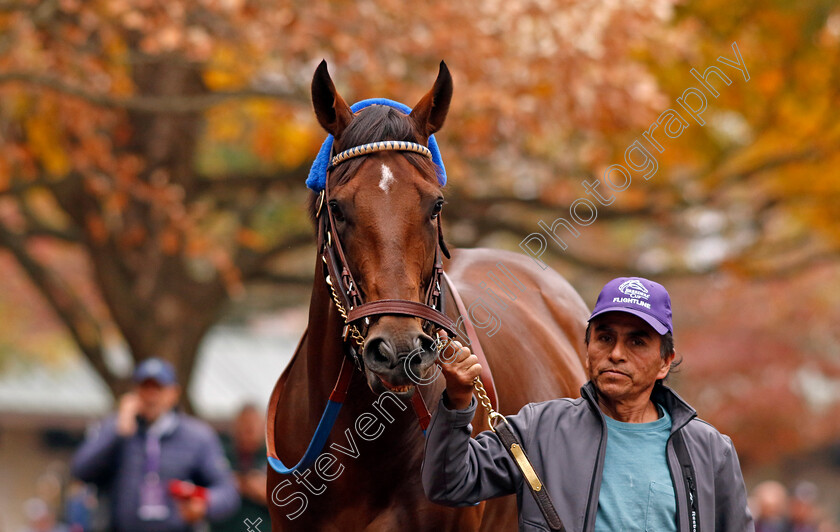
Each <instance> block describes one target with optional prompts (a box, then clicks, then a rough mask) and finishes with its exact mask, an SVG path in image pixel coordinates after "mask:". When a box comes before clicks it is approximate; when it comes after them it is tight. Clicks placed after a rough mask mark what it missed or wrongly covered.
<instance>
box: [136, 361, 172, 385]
mask: <svg viewBox="0 0 840 532" xmlns="http://www.w3.org/2000/svg"><path fill="white" fill-rule="evenodd" d="M148 379H151V380H153V381H155V382H157V383H158V384H160V385H163V386H171V385H173V384H175V383H177V382H178V381H177V380H176V379H175V368H173V367H172V364H170V363H169V362H167V361H165V360H161V359H159V358H147V359H146V360H144V361H143V362H141V363H140V365H138V366H137V368H135V370H134V376H133V380H134V382H143V381H145V380H148Z"/></svg>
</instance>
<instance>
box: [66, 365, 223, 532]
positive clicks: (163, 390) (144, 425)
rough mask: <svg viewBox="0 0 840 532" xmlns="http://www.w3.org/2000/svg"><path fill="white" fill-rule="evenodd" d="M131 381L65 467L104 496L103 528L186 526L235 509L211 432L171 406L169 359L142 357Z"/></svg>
mask: <svg viewBox="0 0 840 532" xmlns="http://www.w3.org/2000/svg"><path fill="white" fill-rule="evenodd" d="M133 380H134V383H135V387H134V391H132V392H129V393H127V394H125V395H124V396H122V397H121V398H120V401H119V409H118V411H117V414H116V415H115V416H111V417H109V418H107V419H106V420H105V421H104V422H103V423H102V424H101V426H100V427H99V429H98V431H97V432H96V433H95V434H93V435H91V436H89V437H88V438H87V439H86V440H85V442H84V443H83V444H82V446H81V448H80V449H79V450H78V452H77V453H76V455H75V456H74V458H73V463H72V466H71V468H72V472H73V474H74V475H75V476H76V477H78V478H80V479H81V480H84V481H85V482H92V483H95V484H97V486H99V488H100V493H103V492H104V493H105V494H107V496H108V497H109V498H110V505H111V521H112V526H111V528H112V529H114V530H118V531H124V530H126V531H127V530H151V531H186V530H192V529H193V528H194V526H195V525H198V524H199V523H201V522H202V521H204V520H205V519H209V520H219V519H223V518H225V517H227V516H228V515H230V514H232V513H233V512H235V511H236V510H237V508H238V507H239V496H238V495H237V493H236V487H235V485H234V482H233V476H232V475H231V472H230V467H229V466H228V464H227V462H226V460H225V458H224V455H223V454H222V448H221V444H220V442H219V438H218V437H217V436H216V433H215V432H214V431H213V429H212V428H210V427H209V426H208V425H206V424H205V423H203V422H201V421H199V420H197V419H195V418H193V417H190V416H187V415H185V414H183V413H180V412H178V411H176V410H175V405H177V403H178V400H179V398H180V393H181V389H180V387H179V386H178V384H177V381H176V379H175V371H174V369H173V368H172V365H171V364H169V363H168V362H165V361H163V360H160V359H157V358H151V359H148V360H145V361H144V362H142V363H141V364H140V365H139V366H138V367H137V369H136V370H135V372H134V379H133ZM173 481H174V482H173ZM179 481H183V482H185V483H183V484H182V483H180V482H179ZM194 486H198V488H197V489H193V488H194Z"/></svg>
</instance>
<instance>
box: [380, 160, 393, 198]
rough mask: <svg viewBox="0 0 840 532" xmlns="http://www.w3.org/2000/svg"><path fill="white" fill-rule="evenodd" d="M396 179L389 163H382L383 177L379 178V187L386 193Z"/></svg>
mask: <svg viewBox="0 0 840 532" xmlns="http://www.w3.org/2000/svg"><path fill="white" fill-rule="evenodd" d="M393 181H394V173H393V172H392V171H391V169H390V168H388V165H386V164H384V163H383V164H382V179H380V180H379V188H381V189H382V190H384V191H385V192H386V193H387V192H389V191H390V189H391V183H392V182H393Z"/></svg>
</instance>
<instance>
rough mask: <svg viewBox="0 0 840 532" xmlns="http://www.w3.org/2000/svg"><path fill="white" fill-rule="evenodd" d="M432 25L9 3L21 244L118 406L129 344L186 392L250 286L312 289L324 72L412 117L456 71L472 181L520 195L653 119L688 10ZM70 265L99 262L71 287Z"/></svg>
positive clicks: (458, 164) (137, 2)
mask: <svg viewBox="0 0 840 532" xmlns="http://www.w3.org/2000/svg"><path fill="white" fill-rule="evenodd" d="M418 11H421V10H405V9H404V8H403V4H402V3H401V2H396V1H382V2H378V3H374V2H349V1H348V2H311V1H307V2H287V3H283V5H279V6H278V5H276V4H275V3H273V2H257V1H246V0H227V1H214V0H203V1H200V2H186V1H181V2H178V1H165V2H164V1H156V0H99V1H88V2H82V1H80V0H44V1H36V0H3V1H0V141H2V147H0V150H2V151H0V196H1V197H0V245H2V247H3V248H5V249H6V250H7V251H8V252H9V253H10V254H11V256H13V257H14V259H15V260H16V262H17V264H18V265H19V266H20V268H21V269H22V271H24V272H25V273H26V275H27V276H28V278H29V280H30V281H32V283H33V284H34V286H35V287H37V289H38V291H39V292H40V293H41V295H42V296H43V298H44V300H46V301H47V302H48V303H49V306H50V307H51V309H52V311H54V313H55V315H56V316H58V317H59V318H60V321H61V323H62V324H63V325H64V326H65V327H66V328H67V330H68V331H69V332H70V334H71V335H72V337H73V339H74V340H75V342H76V343H77V344H78V347H79V349H80V350H81V351H82V353H83V354H84V355H85V356H86V357H87V359H88V360H89V361H90V362H91V364H92V365H93V367H94V368H95V369H96V371H97V372H98V373H99V375H100V376H101V377H102V378H103V379H104V381H105V382H106V383H107V384H108V386H109V387H110V388H111V389H112V391H114V392H118V391H119V390H120V389H121V388H122V386H123V385H124V383H122V382H121V381H120V379H119V378H117V377H116V376H115V375H114V374H112V372H111V370H110V368H109V365H108V364H107V362H106V359H105V357H104V356H103V349H104V347H105V343H106V338H108V337H109V336H111V335H117V336H118V337H119V338H121V339H122V340H124V342H125V343H126V344H127V346H128V347H129V350H130V353H131V354H132V356H133V357H134V358H135V359H142V358H145V357H149V356H152V355H156V356H162V357H165V358H168V359H170V360H172V361H173V362H175V363H176V364H177V367H178V369H179V372H180V374H181V376H182V379H184V381H186V380H188V378H189V375H190V372H191V369H192V366H193V363H194V361H195V354H196V350H197V346H198V345H199V342H200V340H201V338H202V336H203V335H204V333H205V332H206V331H207V329H208V328H209V327H210V326H211V325H212V324H213V323H214V322H215V321H216V320H217V319H218V318H219V316H220V312H221V311H222V309H223V308H224V305H225V304H226V303H227V302H228V301H229V299H230V298H231V297H232V296H236V295H237V294H239V293H241V292H242V290H243V287H244V286H245V285H246V284H248V283H253V282H258V281H260V280H269V281H272V282H277V283H291V284H300V283H305V282H306V279H307V278H310V275H311V274H309V275H307V274H306V273H304V272H306V271H307V270H308V269H310V268H311V257H310V255H309V252H308V251H307V250H308V249H310V248H309V246H311V233H310V227H309V223H308V221H307V220H306V219H305V216H304V214H303V213H304V211H303V209H302V208H301V207H300V205H301V204H302V203H303V200H304V198H305V195H306V192H305V190H304V187H303V180H304V178H305V175H306V171H307V169H308V164H309V162H310V161H311V158H312V157H313V155H314V152H315V151H316V150H317V147H318V144H319V143H320V141H321V139H322V138H323V133H322V132H320V131H319V130H318V129H317V126H316V123H315V120H314V119H313V118H312V116H311V108H310V106H309V103H308V85H309V81H310V79H311V74H312V72H313V68H314V66H315V64H316V63H317V61H319V60H320V59H321V58H322V57H327V58H328V59H330V61H331V62H332V64H333V65H334V69H335V71H336V72H335V73H336V76H335V77H336V79H337V80H338V82H339V84H340V86H341V90H342V91H343V92H344V93H345V95H346V96H347V97H348V99H350V100H356V99H361V98H366V97H371V96H390V97H393V98H397V99H401V100H405V101H407V102H408V103H409V104H413V103H414V101H413V100H416V99H419V97H420V96H421V95H422V94H423V92H424V91H425V90H427V88H428V85H429V84H430V83H431V80H432V79H433V76H434V73H435V65H436V64H437V62H438V61H439V60H440V59H441V58H444V59H446V60H447V61H448V62H449V63H450V65H451V66H452V68H453V69H454V70H455V72H456V80H457V84H458V94H459V97H458V99H457V103H456V104H455V109H454V112H453V114H452V115H451V118H450V124H451V126H450V128H449V130H448V133H447V136H446V138H445V139H444V140H443V141H442V143H443V145H444V146H445V148H444V152H445V156H446V157H447V165H448V166H449V169H450V174H451V176H453V179H452V181H453V182H457V181H458V180H459V178H461V177H462V176H465V175H467V174H474V175H476V179H473V180H472V181H469V182H467V181H466V180H463V181H462V183H461V184H460V185H461V187H463V189H465V190H466V191H467V192H473V193H474V192H476V191H478V192H480V191H482V190H484V191H488V190H489V191H492V190H504V189H505V188H506V187H511V186H517V185H516V183H518V182H519V181H520V177H521V175H520V174H521V173H522V172H525V173H527V174H528V175H530V176H532V177H536V178H538V179H537V181H541V182H548V181H549V180H550V178H551V176H552V175H553V174H552V173H551V172H549V171H548V170H546V168H549V167H552V166H554V165H556V164H564V163H565V162H566V161H570V160H574V159H575V157H576V152H577V150H578V149H579V146H580V145H581V144H582V143H586V142H587V141H588V139H590V138H591V137H592V136H593V135H596V136H597V135H601V134H603V132H604V131H608V130H611V129H620V128H623V127H627V126H628V125H629V124H635V123H636V122H637V121H638V118H639V116H641V115H642V113H643V111H644V109H645V106H646V105H647V104H648V103H650V100H651V98H652V96H654V95H655V89H654V86H653V81H652V79H651V77H650V75H649V74H648V73H647V72H646V71H645V70H644V68H643V66H642V65H641V64H640V63H639V62H638V61H634V60H633V59H632V58H631V57H630V56H629V55H628V52H629V50H630V49H631V47H633V46H636V45H638V44H640V43H643V42H645V40H644V39H641V38H639V37H637V36H639V35H645V34H647V33H648V30H650V31H651V32H652V30H653V29H654V28H655V27H656V26H657V25H658V24H661V23H662V22H663V21H664V19H665V18H667V16H668V15H669V3H668V2H665V1H662V2H657V3H651V4H650V6H646V7H617V6H612V7H610V6H599V5H592V4H590V3H588V2H571V3H568V4H566V5H564V6H563V9H556V6H552V5H544V4H543V3H536V2H534V3H531V2H521V3H520V2H501V1H498V2H484V1H472V2H461V3H454V4H453V3H451V2H443V1H435V2H432V3H430V4H428V5H427V6H425V9H424V10H422V11H423V12H422V13H420V12H418ZM631 104H632V105H631ZM628 109H632V112H628ZM523 132H528V134H523ZM567 141H568V144H566V146H565V147H564V149H563V150H559V149H557V147H558V146H559V145H561V144H560V143H561V142H563V143H566V142H567ZM529 161H536V162H539V164H538V165H537V164H536V162H535V163H534V164H533V166H534V169H535V171H531V170H528V169H527V168H528V165H529V164H531V163H529ZM523 165H524V166H523ZM490 169H493V171H492V172H491V171H489V170H490ZM538 174H539V175H538ZM478 176H481V177H480V178H479V177H478ZM537 181H535V182H534V183H536V182H537ZM528 186H531V185H528ZM531 188H533V186H531ZM465 196H466V197H469V194H465ZM453 214H455V215H456V216H457V210H456V209H453ZM462 218H465V219H469V220H470V222H469V223H475V224H478V225H480V224H481V223H482V220H485V219H486V218H482V217H480V216H479V217H476V218H475V219H474V220H473V213H472V212H468V211H465V213H464V215H463V216H462ZM69 260H74V261H79V260H81V262H82V264H83V265H84V266H83V267H82V268H81V269H80V270H78V271H73V272H70V271H68V269H67V268H65V265H66V264H67V261H69ZM296 265H297V266H299V267H298V268H297V269H295V266H296Z"/></svg>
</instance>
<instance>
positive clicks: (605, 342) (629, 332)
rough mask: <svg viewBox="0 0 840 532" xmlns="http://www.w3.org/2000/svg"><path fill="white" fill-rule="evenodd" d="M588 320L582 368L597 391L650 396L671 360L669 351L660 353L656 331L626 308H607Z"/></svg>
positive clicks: (607, 395) (614, 395) (618, 398)
mask: <svg viewBox="0 0 840 532" xmlns="http://www.w3.org/2000/svg"><path fill="white" fill-rule="evenodd" d="M591 323H592V328H591V330H590V337H589V345H588V346H587V348H586V370H587V372H588V374H589V378H590V379H592V380H593V381H594V383H595V386H596V387H597V388H598V391H599V392H600V393H601V394H602V395H604V396H605V398H607V399H609V400H612V401H622V400H633V399H635V398H637V397H640V396H643V395H647V396H650V391H651V390H652V389H653V385H654V384H655V383H656V380H657V379H664V378H665V377H666V376H667V375H668V371H669V369H670V365H671V362H672V361H673V360H674V354H673V353H671V354H670V355H669V356H667V357H665V358H664V359H663V358H662V356H661V355H660V352H659V348H660V343H661V338H660V336H659V333H657V332H656V331H655V330H654V329H653V327H651V326H650V325H648V324H647V323H646V322H645V321H644V320H643V319H641V318H639V317H637V316H634V315H632V314H628V313H626V312H607V313H604V314H602V315H600V316H597V317H596V318H594V319H593V320H592V322H591Z"/></svg>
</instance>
